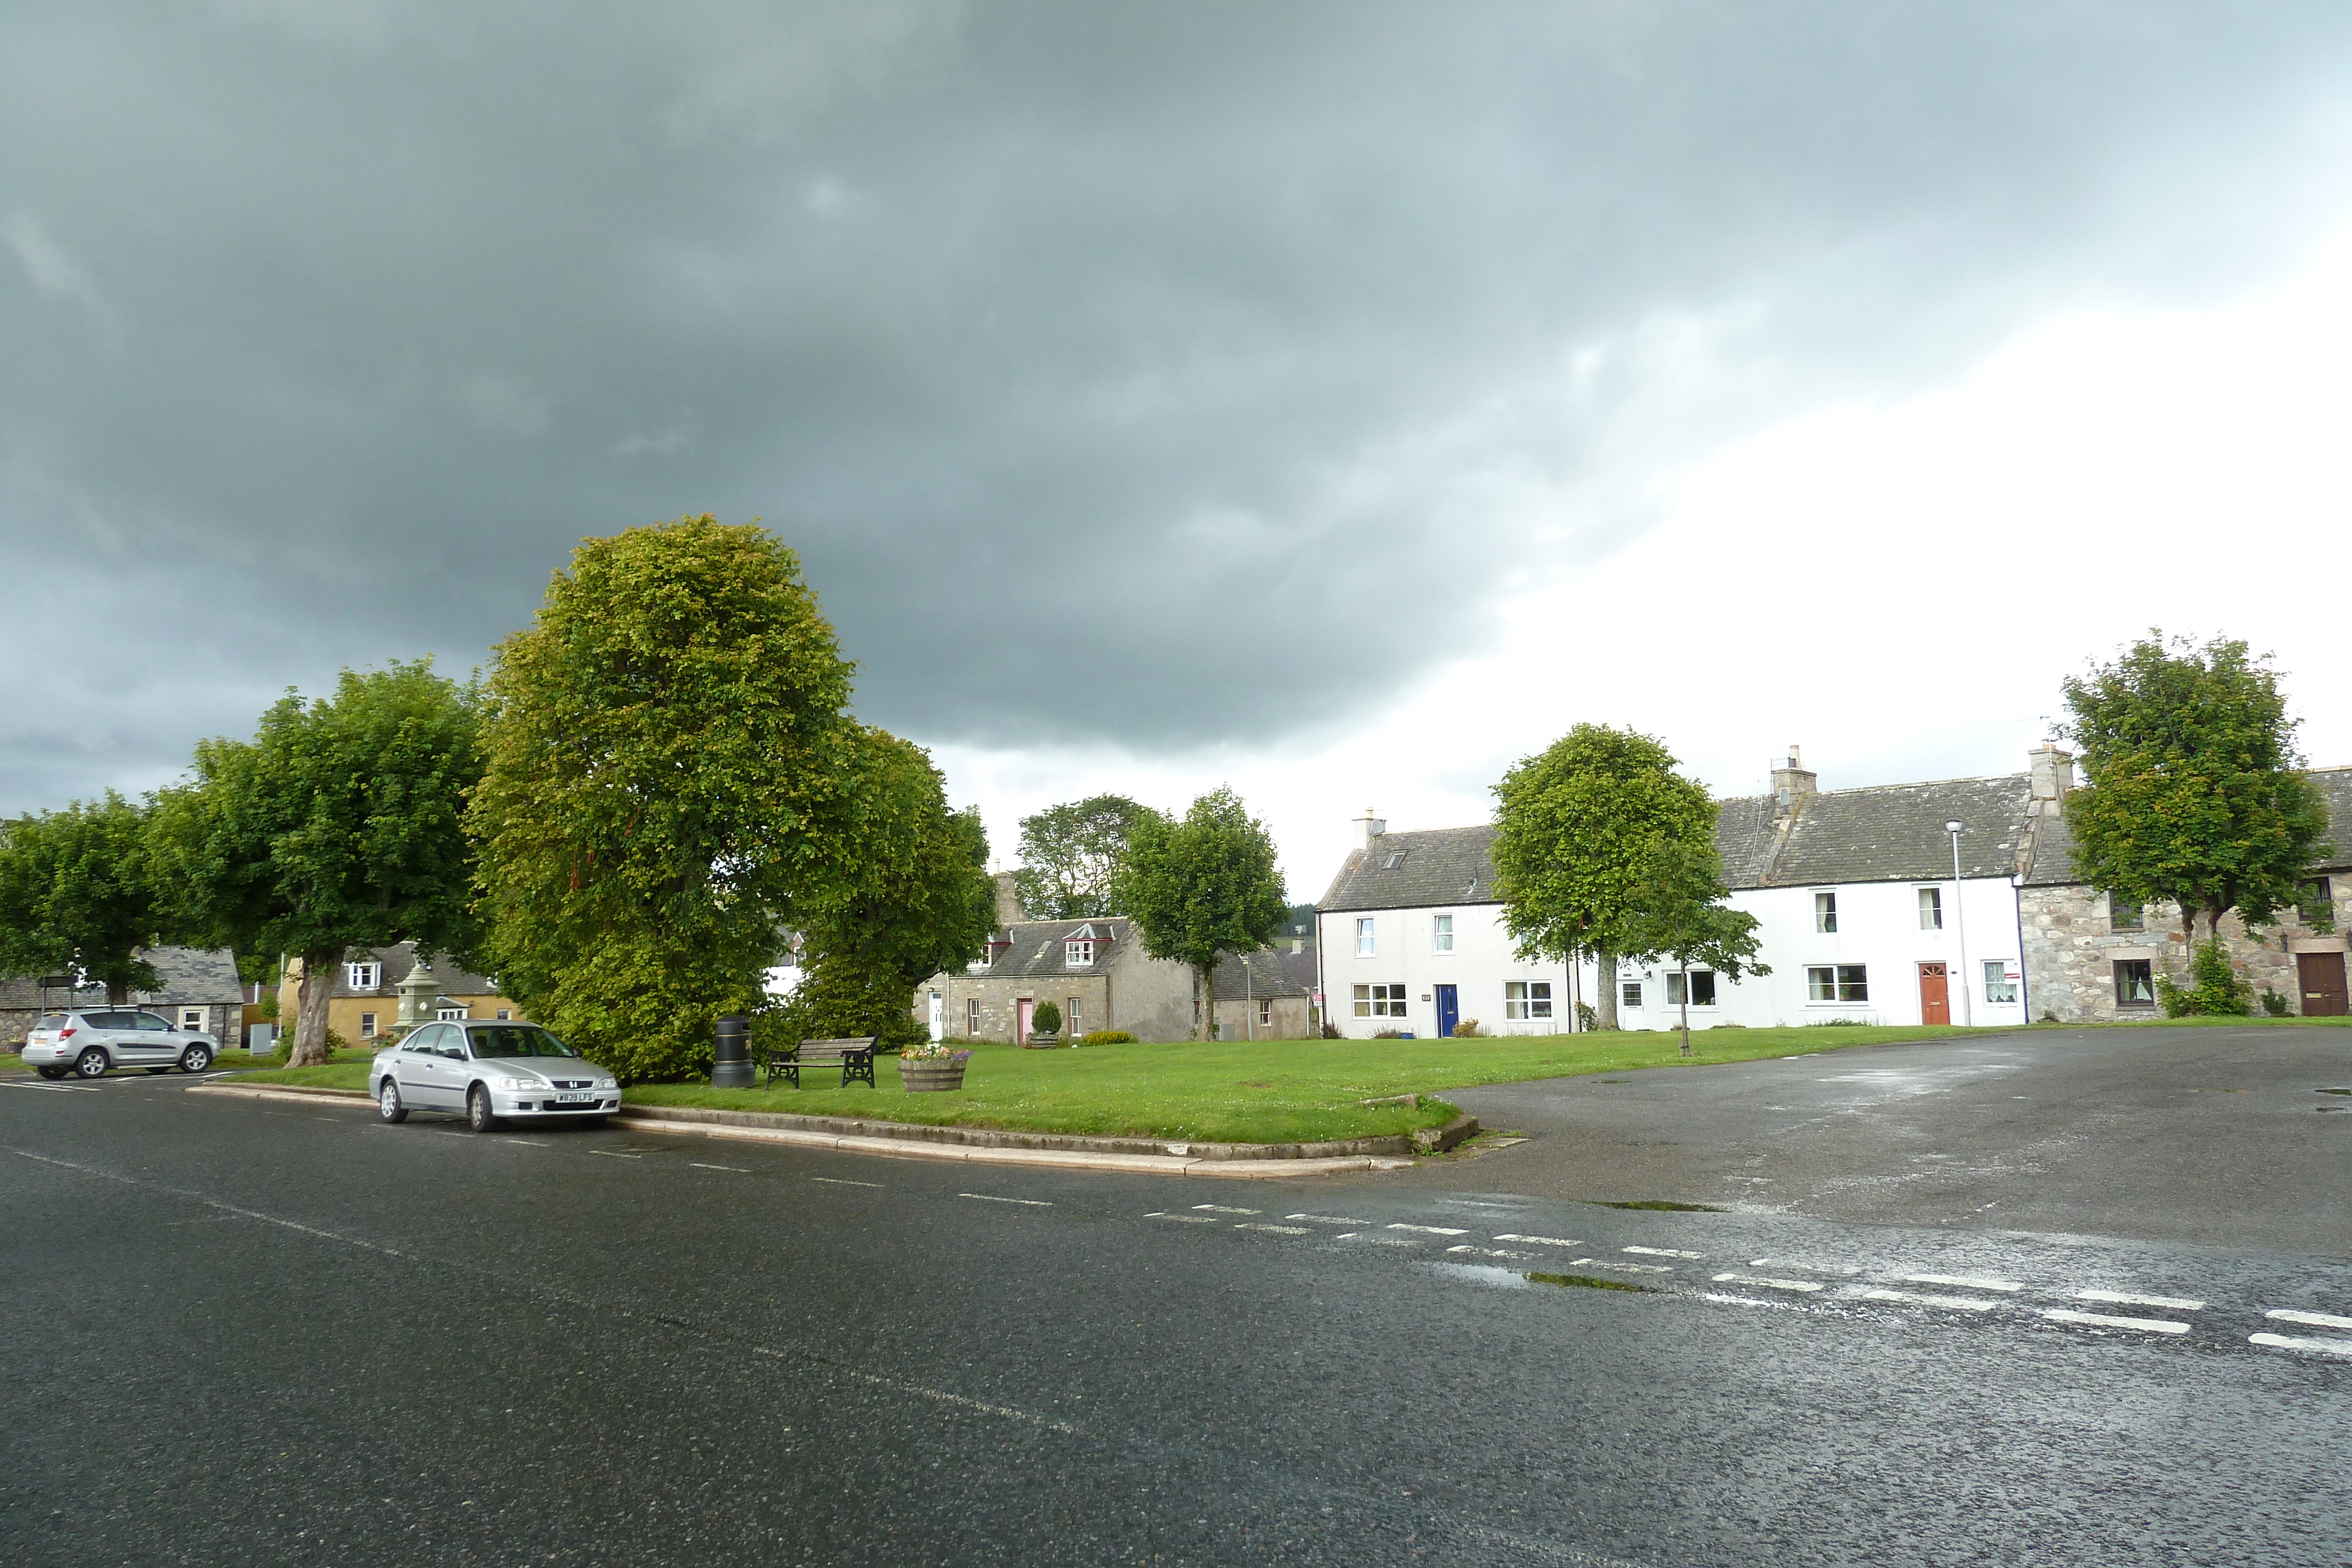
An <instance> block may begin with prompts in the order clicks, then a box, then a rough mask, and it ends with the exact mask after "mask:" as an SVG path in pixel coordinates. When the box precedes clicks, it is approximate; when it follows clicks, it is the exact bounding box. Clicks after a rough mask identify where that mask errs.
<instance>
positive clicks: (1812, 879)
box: [1724, 773, 2033, 887]
mask: <svg viewBox="0 0 2352 1568" xmlns="http://www.w3.org/2000/svg"><path fill="white" fill-rule="evenodd" d="M1764 804H1766V805H1768V806H1769V804H1770V800H1769V797H1767V798H1764ZM2032 812H2033V788H2032V779H2031V777H2030V776H2029V775H2026V774H2023V773H2011V774H2007V775H2004V776H2003V777H2000V778H1998V779H1943V780H1941V781H1939V782H1937V783H1932V784H1881V785H1876V786H1874V787H1872V788H1869V789H1829V790H1823V791H1822V792H1821V793H1819V794H1813V795H1803V796H1800V797H1799V798H1798V800H1797V810H1796V820H1795V821H1792V822H1791V823H1790V824H1789V827H1788V829H1787V832H1786V835H1785V837H1784V839H1783V841H1782V842H1781V844H1780V850H1779V852H1778V853H1777V854H1773V855H1771V856H1769V858H1768V859H1765V860H1764V861H1763V862H1761V863H1754V862H1752V861H1751V863H1750V864H1749V865H1748V867H1747V868H1746V873H1747V875H1746V879H1745V880H1742V879H1741V878H1740V877H1738V876H1734V875H1733V874H1732V871H1731V865H1730V861H1731V857H1730V856H1729V855H1726V856H1725V857H1724V861H1725V865H1724V877H1725V880H1726V881H1727V883H1730V885H1731V886H1733V887H1790V886H1802V885H1810V884H1816V883H1840V882H1935V881H1937V880H1948V879H1949V878H1950V876H1951V874H1952V839H1951V835H1950V834H1948V833H1947V832H1946V831H1944V824H1945V823H1946V822H1948V821H1959V822H1961V823H1964V824H1966V825H1965V827H1964V828H1963V829H1962V831H1961V833H1960V874H1961V875H1962V876H1964V877H2007V876H2011V875H2013V874H2015V873H2016V871H2017V868H2018V846H2019V845H2021V843H2023V842H2025V841H2026V835H2027V832H2028V830H2029V829H2030V827H2031V825H2032Z"/></svg>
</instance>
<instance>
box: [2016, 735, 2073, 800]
mask: <svg viewBox="0 0 2352 1568" xmlns="http://www.w3.org/2000/svg"><path fill="white" fill-rule="evenodd" d="M2025 763H2026V767H2027V768H2028V769H2029V770H2030V771H2031V772H2032V779H2033V798H2034V799H2035V800H2047V801H2058V800H2064V799H2065V798H2066V792H2067V791H2068V790H2070V789H2074V753H2072V752H2070V751H2066V750H2063V749H2062V748H2060V747H2057V746H2054V745H2053V744H2052V743H2050V742H2049V741H2046V740H2045V741H2043V742H2042V744H2041V745H2039V746H2037V747H2034V748H2033V749H2032V750H2031V751H2029V752H2027V753H2026V754H2025Z"/></svg>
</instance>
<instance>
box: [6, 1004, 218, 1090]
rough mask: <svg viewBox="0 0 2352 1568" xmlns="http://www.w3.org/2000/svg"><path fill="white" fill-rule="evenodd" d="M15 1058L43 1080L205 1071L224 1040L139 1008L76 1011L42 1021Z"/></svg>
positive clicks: (48, 1016) (53, 1014)
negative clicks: (116, 1072) (129, 1070)
mask: <svg viewBox="0 0 2352 1568" xmlns="http://www.w3.org/2000/svg"><path fill="white" fill-rule="evenodd" d="M17 1054H18V1055H19V1056H21V1057H22V1058H23V1059H24V1061H25V1065H26V1066H27V1067H31V1068H36V1069H37V1070H38V1071H39V1072H40V1074H41V1076H42V1077H44V1078H63V1077H64V1076H66V1074H68V1073H69V1072H70V1073H73V1074H74V1075H76V1076H77V1077H81V1078H103V1077H105V1076H106V1070H107V1069H108V1068H110V1067H143V1068H145V1069H146V1070H147V1071H150V1072H169V1071H172V1069H173V1068H174V1067H176V1068H178V1069H179V1070H180V1071H183V1072H202V1071H204V1070H205V1068H207V1067H210V1066H211V1065H212V1064H213V1058H214V1057H215V1056H218V1055H219V1054H220V1041H218V1040H215V1039H214V1038H213V1037H212V1036H211V1035H208V1034H202V1033H199V1032H197V1031H195V1030H184V1029H182V1028H180V1027H179V1025H177V1024H175V1023H173V1022H171V1021H170V1020H169V1019H164V1018H163V1017H161V1016H159V1015H157V1014H155V1013H151V1012H145V1011H142V1010H141V1009H137V1008H77V1009H74V1010H73V1011H71V1012H64V1013H49V1014H47V1015H46V1016H45V1017H43V1018H42V1019H41V1020H40V1021H39V1022H38V1023H37V1024H35V1025H34V1026H33V1027H32V1028H31V1029H30V1030H27V1031H26V1034H25V1049H24V1050H23V1051H19V1052H18V1053H17Z"/></svg>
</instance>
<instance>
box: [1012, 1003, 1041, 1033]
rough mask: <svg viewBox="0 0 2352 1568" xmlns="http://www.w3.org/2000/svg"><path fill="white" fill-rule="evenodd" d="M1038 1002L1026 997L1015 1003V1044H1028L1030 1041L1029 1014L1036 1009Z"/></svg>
mask: <svg viewBox="0 0 2352 1568" xmlns="http://www.w3.org/2000/svg"><path fill="white" fill-rule="evenodd" d="M1036 1009H1037V1004H1036V1002H1035V1001H1034V999H1033V998H1028V997H1024V998H1021V999H1020V1000H1019V1001H1017V1002H1015V1003H1013V1044H1015V1045H1026V1044H1028V1043H1029V1015H1030V1014H1031V1013H1033V1012H1034V1011H1036Z"/></svg>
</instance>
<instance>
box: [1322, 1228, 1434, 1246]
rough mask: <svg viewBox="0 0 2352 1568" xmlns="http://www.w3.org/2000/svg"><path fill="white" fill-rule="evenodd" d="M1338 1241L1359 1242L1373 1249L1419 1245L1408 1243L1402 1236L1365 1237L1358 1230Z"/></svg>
mask: <svg viewBox="0 0 2352 1568" xmlns="http://www.w3.org/2000/svg"><path fill="white" fill-rule="evenodd" d="M1338 1239H1339V1240H1341V1241H1361V1242H1364V1243H1366V1244H1367V1245H1369V1246H1373V1247H1417V1246H1419V1245H1420V1243H1419V1242H1417V1241H1408V1240H1406V1239H1404V1238H1403V1237H1402V1236H1367V1235H1365V1234H1364V1233H1363V1232H1362V1231H1360V1230H1350V1231H1348V1232H1347V1233H1345V1234H1344V1235H1342V1236H1340V1237H1339V1238H1338Z"/></svg>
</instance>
